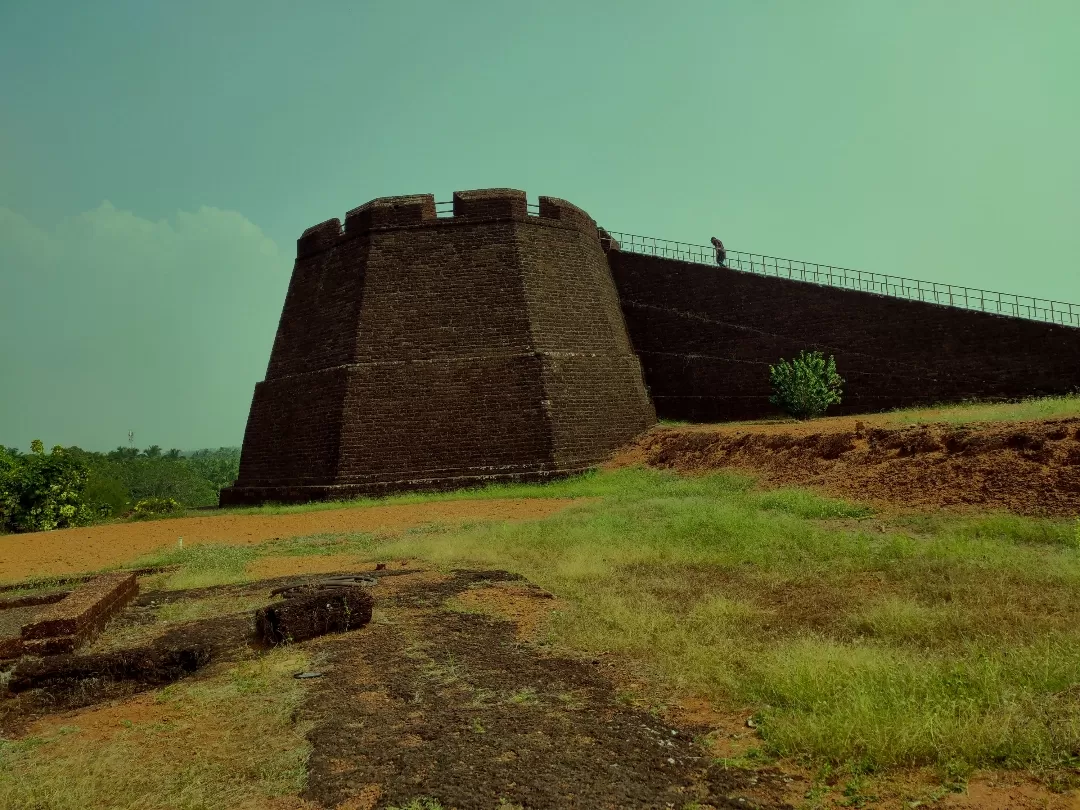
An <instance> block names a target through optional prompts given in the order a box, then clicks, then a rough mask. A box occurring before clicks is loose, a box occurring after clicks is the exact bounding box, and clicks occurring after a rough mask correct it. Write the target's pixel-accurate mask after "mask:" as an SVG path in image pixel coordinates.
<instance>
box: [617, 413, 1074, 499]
mask: <svg viewBox="0 0 1080 810" xmlns="http://www.w3.org/2000/svg"><path fill="white" fill-rule="evenodd" d="M630 464H645V465H647V466H650V467H656V468H661V469H670V470H676V471H678V472H683V473H704V472H709V471H712V470H718V469H723V468H732V469H738V470H745V471H748V472H752V473H754V474H756V475H759V476H761V477H762V478H763V479H764V480H765V481H767V482H768V483H769V484H772V485H779V486H809V487H813V488H816V489H820V490H822V491H825V492H828V493H830V494H833V495H838V496H840V497H843V498H847V499H851V500H859V501H867V502H871V503H874V504H876V505H881V506H884V507H896V506H901V507H903V508H914V509H940V508H959V509H964V508H978V509H982V510H986V509H996V510H1007V511H1010V512H1014V513H1017V514H1022V515H1042V516H1067V517H1071V516H1074V515H1077V514H1080V418H1076V417H1070V418H1064V419H1047V420H1043V421H1034V422H983V423H969V424H961V425H952V424H927V425H914V426H910V427H896V426H876V425H873V424H871V423H870V422H869V421H862V420H859V419H855V418H852V417H841V418H836V419H822V420H817V421H813V422H806V423H773V424H762V425H760V426H757V425H746V424H743V425H696V426H693V427H661V428H656V429H654V430H653V431H650V432H649V433H648V434H646V435H645V436H643V437H642V438H641V439H640V440H638V441H637V442H636V443H635V444H634V445H633V446H631V447H630V448H628V449H627V450H625V451H624V452H623V453H621V454H619V456H617V457H616V458H615V459H614V460H613V461H612V462H611V465H610V466H613V467H618V466H626V465H630Z"/></svg>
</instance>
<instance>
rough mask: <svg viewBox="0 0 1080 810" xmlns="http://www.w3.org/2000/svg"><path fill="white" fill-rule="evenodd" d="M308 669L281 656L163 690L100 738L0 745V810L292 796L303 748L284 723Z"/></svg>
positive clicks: (297, 727) (259, 803)
mask: <svg viewBox="0 0 1080 810" xmlns="http://www.w3.org/2000/svg"><path fill="white" fill-rule="evenodd" d="M308 664H309V661H308V659H307V657H306V656H305V654H304V653H303V652H302V651H300V650H297V649H296V648H285V649H279V650H274V651H272V652H270V653H267V654H265V655H263V656H262V657H260V658H258V659H256V660H254V661H247V662H242V663H239V664H236V665H234V666H231V667H229V668H228V669H226V670H224V671H222V672H219V673H218V674H215V675H213V676H212V677H210V678H207V679H201V680H192V681H187V682H183V681H182V682H180V683H176V684H172V685H171V686H167V687H165V688H164V689H159V690H157V691H155V692H153V693H152V696H153V699H154V704H155V705H156V707H157V711H155V712H153V713H152V714H151V715H150V716H146V714H143V715H132V716H133V717H135V720H134V721H133V720H130V719H124V718H123V717H122V715H121V716H120V717H118V718H117V721H116V722H115V723H114V724H112V725H111V726H110V727H109V728H108V729H107V730H106V731H105V733H104V736H101V734H100V732H99V734H87V733H86V731H84V730H83V729H80V728H79V727H78V726H77V725H71V726H65V727H61V728H59V729H56V730H55V731H52V732H50V733H46V734H43V735H41V736H34V737H28V738H23V739H20V740H16V741H11V740H3V739H0V807H3V808H5V810H32V809H33V810H37V809H38V808H49V809H50V810H68V808H70V809H71V810H76V808H78V810H83V809H84V808H109V810H127V809H128V808H130V810H135V808H145V807H177V808H180V807H182V808H206V810H217V808H221V810H226V808H233V807H239V806H244V807H266V806H271V805H270V800H271V799H273V798H274V797H280V796H288V795H295V794H296V793H298V792H299V791H300V790H302V789H303V787H304V785H305V783H306V780H307V758H308V755H309V753H310V748H311V746H310V743H308V742H307V740H306V739H305V736H304V735H305V733H306V731H307V727H306V726H305V725H303V724H298V723H295V722H294V720H293V716H294V713H295V712H296V711H297V710H298V709H299V707H300V704H301V701H302V699H303V689H304V687H303V685H302V683H301V682H300V681H297V680H295V679H294V678H292V677H291V674H292V673H293V672H295V671H297V670H302V669H305V668H306V667H307V666H308ZM133 765H135V766H137V767H133Z"/></svg>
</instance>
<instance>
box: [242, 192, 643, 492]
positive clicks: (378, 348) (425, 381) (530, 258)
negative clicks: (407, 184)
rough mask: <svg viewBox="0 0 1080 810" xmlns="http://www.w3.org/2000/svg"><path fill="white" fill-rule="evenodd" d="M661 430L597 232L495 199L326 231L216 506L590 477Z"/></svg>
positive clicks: (392, 205)
mask: <svg viewBox="0 0 1080 810" xmlns="http://www.w3.org/2000/svg"><path fill="white" fill-rule="evenodd" d="M654 422H655V413H654V411H653V407H652V405H651V403H650V400H649V397H648V395H647V393H646V390H645V385H644V382H643V378H642V371H641V366H640V364H639V362H638V359H637V356H636V355H635V354H634V352H633V349H632V347H631V345H630V341H629V338H628V337H627V332H626V326H625V323H624V321H623V314H622V310H621V309H620V305H619V299H618V295H617V293H616V291H615V287H614V283H613V281H612V278H611V273H610V270H609V268H608V262H607V258H606V256H605V253H604V251H603V250H602V248H601V245H600V239H599V237H598V235H597V229H596V223H595V222H594V221H593V220H592V219H591V218H590V217H589V215H588V214H586V213H585V212H584V211H582V210H581V209H580V208H577V207H576V206H574V205H571V204H570V203H567V202H565V201H563V200H559V199H555V198H551V197H541V198H540V206H539V215H538V216H536V215H532V214H530V213H529V212H528V207H527V205H526V199H525V194H524V193H523V192H521V191H515V190H512V189H488V190H484V191H467V192H458V193H456V194H454V203H453V216H447V217H438V216H436V213H435V202H434V198H433V197H432V195H429V194H424V195H416V196H410V197H387V198H381V199H377V200H372V201H371V202H369V203H367V204H365V205H362V206H360V207H359V208H356V209H354V210H352V211H350V212H349V213H348V214H347V215H346V218H345V226H344V228H342V226H341V223H340V221H339V220H337V219H332V220H329V221H328V222H324V223H322V224H321V225H316V226H315V227H313V228H309V229H308V230H307V231H305V232H304V234H303V236H301V237H300V239H299V240H298V242H297V258H296V264H295V265H294V267H293V274H292V279H291V281H290V283H289V291H288V294H287V296H286V300H285V306H284V309H283V311H282V314H281V322H280V324H279V326H278V331H277V337H276V339H275V341H274V348H273V352H272V354H271V357H270V364H269V367H268V369H267V372H266V379H265V380H264V381H263V382H260V383H258V384H257V385H256V387H255V395H254V398H253V400H252V404H251V411H250V414H249V417H248V423H247V430H246V432H245V434H244V447H243V453H242V456H241V460H240V473H239V478H238V479H237V481H236V483H235V485H234V486H232V487H229V488H227V489H224V490H222V492H221V504H222V505H223V506H224V505H235V504H250V503H261V502H267V501H278V502H288V501H308V500H325V499H336V498H346V497H354V496H357V495H362V494H383V493H388V492H393V491H400V490H410V489H451V488H459V487H466V486H475V485H480V484H484V483H488V482H492V481H535V480H545V479H548V478H551V477H553V476H560V475H566V474H571V473H575V472H578V471H582V470H585V469H587V468H589V467H590V466H593V465H595V464H596V463H597V462H600V461H602V460H604V459H605V458H606V457H608V456H609V455H610V454H611V453H612V452H613V451H614V450H615V449H617V448H618V447H619V446H621V445H623V444H625V443H626V442H628V441H630V440H631V439H633V438H634V437H635V436H637V435H638V434H639V433H641V432H642V431H644V430H645V429H647V428H648V427H650V426H651V425H652V424H653V423H654Z"/></svg>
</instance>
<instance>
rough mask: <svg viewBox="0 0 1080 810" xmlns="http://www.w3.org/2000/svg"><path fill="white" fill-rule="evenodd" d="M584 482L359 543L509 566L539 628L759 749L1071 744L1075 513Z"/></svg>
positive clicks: (926, 752) (1077, 677)
mask: <svg viewBox="0 0 1080 810" xmlns="http://www.w3.org/2000/svg"><path fill="white" fill-rule="evenodd" d="M602 478H606V479H607V481H608V483H607V484H606V485H605V489H606V491H607V492H608V493H609V494H607V495H606V496H604V497H603V501H602V502H601V503H595V504H588V505H581V506H576V507H574V508H572V509H569V510H567V511H565V512H562V513H560V514H558V515H556V516H554V517H551V518H548V519H546V520H543V521H539V522H536V523H526V524H499V525H487V526H482V527H477V528H475V529H473V530H471V531H467V532H461V533H451V534H445V533H442V534H440V533H431V534H416V535H413V536H409V537H405V536H401V537H399V538H397V539H394V540H391V541H388V542H386V543H384V544H382V545H381V546H380V548H379V552H378V553H379V554H381V555H382V556H383V557H387V558H390V557H395V556H409V557H417V556H420V557H423V558H426V559H431V560H434V561H436V562H438V563H440V564H443V565H447V566H451V565H490V566H496V567H501V568H508V569H510V570H513V571H518V572H520V573H523V574H525V575H526V576H528V577H529V578H530V579H531V580H533V581H534V582H536V583H537V584H538V585H540V586H541V587H543V588H545V589H547V590H550V591H552V592H554V593H556V594H558V595H559V596H561V597H563V598H564V599H566V600H567V603H568V605H569V607H568V609H567V610H566V611H565V612H563V613H562V614H560V615H559V616H557V617H556V621H555V623H554V626H553V630H552V639H551V640H552V641H554V642H555V643H557V644H560V645H564V646H568V647H572V648H576V649H580V650H583V651H587V652H589V653H590V654H595V653H601V652H617V653H623V654H625V655H628V656H630V657H631V658H632V659H634V660H636V661H637V662H638V663H639V665H640V666H641V667H642V668H643V669H644V670H645V671H647V672H649V673H652V674H653V675H654V676H655V677H656V679H657V682H658V683H662V684H663V685H664V688H669V689H670V688H674V689H675V690H678V691H680V692H684V693H695V694H703V695H705V696H707V697H709V698H711V699H712V700H714V701H715V702H716V703H717V704H718V705H720V706H729V707H732V708H734V707H739V706H745V705H754V706H757V707H759V712H760V717H761V723H760V729H761V733H762V736H763V738H764V742H765V746H766V749H767V750H768V751H769V752H770V753H771V754H773V755H776V756H795V757H806V758H807V759H809V760H811V761H817V762H832V763H837V764H840V765H844V764H848V765H850V764H851V763H852V762H858V763H859V766H860V767H861V768H864V769H881V768H889V767H894V766H908V765H943V764H944V763H946V762H956V761H960V762H966V763H969V764H970V765H972V766H994V765H1008V766H1018V767H1023V766H1049V765H1052V764H1054V763H1056V762H1059V761H1061V760H1062V758H1064V757H1067V756H1069V754H1070V752H1072V751H1076V750H1080V720H1078V719H1077V718H1080V713H1078V709H1080V705H1076V704H1074V703H1073V702H1071V701H1073V700H1074V699H1075V698H1074V697H1070V696H1071V695H1072V692H1069V691H1068V688H1069V687H1070V686H1071V685H1072V684H1075V683H1080V629H1078V628H1080V621H1078V620H1080V599H1078V598H1077V597H1078V596H1080V554H1078V553H1077V550H1076V548H1075V546H1076V527H1075V524H1074V523H1073V522H1070V521H1050V520H1028V519H1024V518H1019V517H1015V516H1008V515H988V516H984V517H981V518H972V517H963V518H960V517H948V516H935V517H932V518H927V519H925V520H924V521H922V522H921V523H919V522H917V521H909V522H907V523H903V522H901V523H897V524H882V522H881V521H880V520H870V519H868V518H867V517H866V516H867V511H866V510H865V509H864V508H861V507H857V506H853V505H850V504H844V503H843V502H839V501H835V500H831V499H825V498H820V497H818V496H816V495H813V494H811V493H807V492H800V491H792V490H788V491H781V492H771V493H769V492H765V493H763V492H758V491H755V490H753V489H752V488H751V487H750V486H749V485H748V482H747V480H746V479H743V478H740V477H735V476H728V475H714V476H708V477H700V478H693V479H679V478H675V477H673V476H668V475H664V474H661V473H658V472H655V471H645V470H624V471H619V472H614V473H608V474H605V475H604V476H602ZM588 488H589V491H590V493H596V492H597V490H598V487H597V484H596V482H590V483H589V484H588ZM836 518H843V519H845V521H846V524H845V526H843V527H837V526H836V525H835V523H836V521H835V519H836ZM882 529H884V530H882Z"/></svg>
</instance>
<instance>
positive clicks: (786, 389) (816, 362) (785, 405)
mask: <svg viewBox="0 0 1080 810" xmlns="http://www.w3.org/2000/svg"><path fill="white" fill-rule="evenodd" d="M769 381H770V382H771V383H772V390H773V393H772V396H771V397H769V402H771V403H772V404H773V405H776V406H777V407H779V408H781V409H783V411H784V412H785V413H786V414H788V415H789V416H793V417H794V418H796V419H814V418H816V417H819V416H822V415H824V413H825V409H826V408H828V407H829V406H830V405H837V404H839V403H840V394H841V393H842V388H843V385H844V380H843V378H842V377H841V376H840V375H839V374H837V373H836V360H835V359H833V357H831V356H830V357H829V358H828V359H827V360H826V359H825V356H824V355H822V353H821V352H807V351H802V352H799V356H798V357H796V358H795V359H794V360H792V361H791V362H790V363H789V362H788V361H787V360H784V359H783V358H781V359H780V362H779V363H778V364H777V365H775V366H769Z"/></svg>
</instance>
